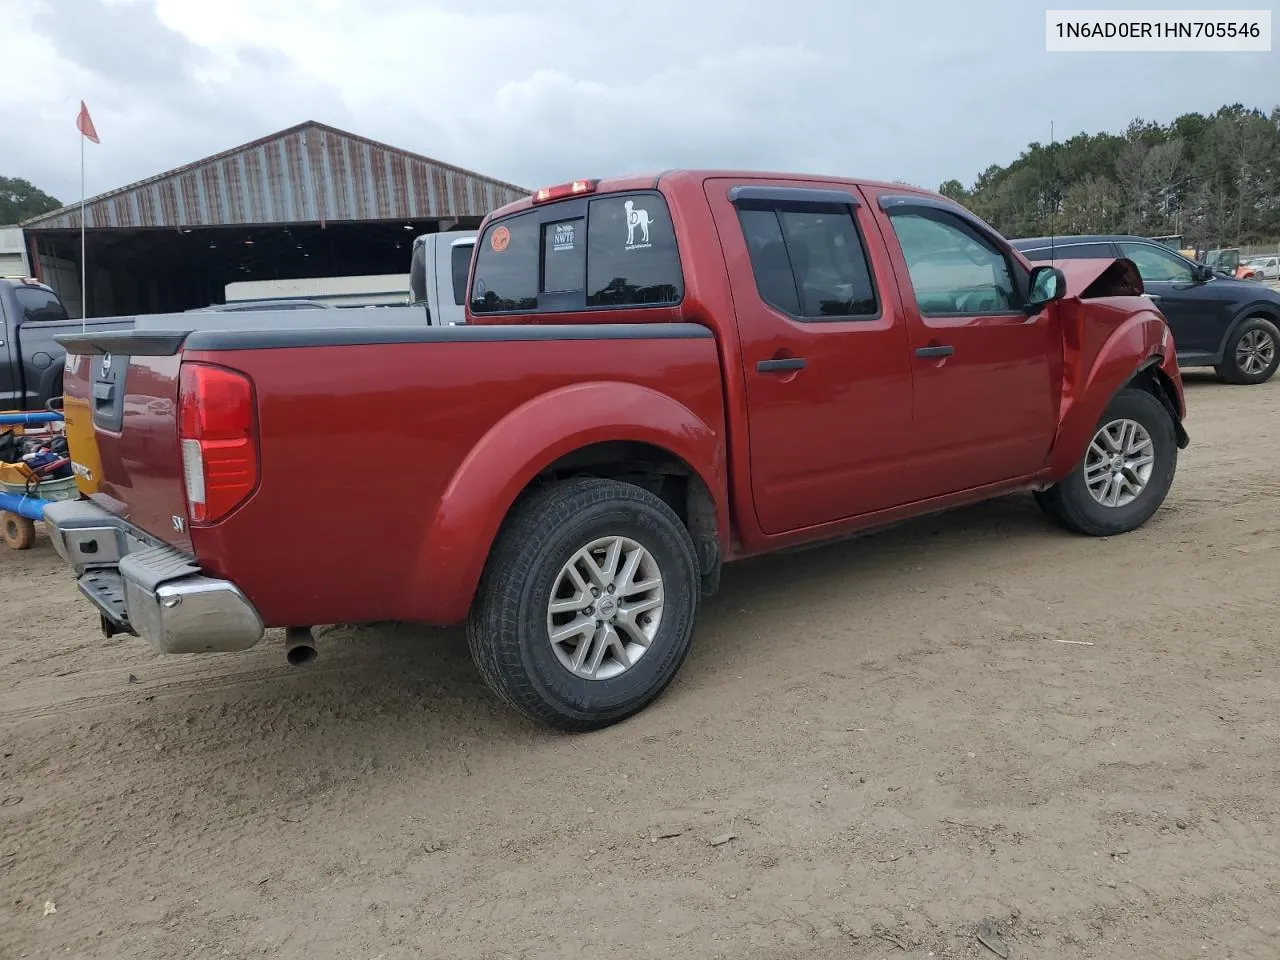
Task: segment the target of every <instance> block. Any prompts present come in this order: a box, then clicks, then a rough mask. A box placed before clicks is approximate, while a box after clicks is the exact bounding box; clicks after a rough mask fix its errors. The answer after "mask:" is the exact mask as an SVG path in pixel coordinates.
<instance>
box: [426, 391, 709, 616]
mask: <svg viewBox="0 0 1280 960" xmlns="http://www.w3.org/2000/svg"><path fill="white" fill-rule="evenodd" d="M571 476H603V477H610V478H613V479H620V480H626V481H628V482H632V483H635V484H636V485H638V486H641V487H644V488H646V489H650V490H652V491H653V492H656V493H658V495H659V496H660V497H662V498H663V499H664V500H665V501H666V502H667V503H668V505H669V506H671V507H672V509H674V510H675V511H676V513H677V515H678V516H680V518H681V520H682V521H683V522H684V523H685V525H686V527H687V528H688V529H689V532H690V535H691V536H692V537H693V539H694V543H695V545H696V546H697V549H698V560H699V565H700V567H701V572H702V575H703V588H704V590H709V589H713V588H714V586H715V581H716V578H717V576H718V572H719V566H720V561H721V558H722V557H723V555H724V550H725V546H726V543H727V539H726V538H727V536H728V529H729V526H728V508H727V503H726V496H727V494H726V484H727V480H726V466H725V445H724V442H723V427H722V426H721V425H719V424H709V423H706V422H705V421H704V420H702V419H701V418H700V417H698V416H697V415H696V414H695V413H694V412H693V411H691V410H690V409H689V408H688V407H686V406H684V405H683V404H681V403H680V402H678V401H677V400H675V399H673V398H671V397H669V396H667V395H666V394H663V393H659V392H658V391H656V390H652V389H650V388H648V387H642V386H639V385H636V384H632V383H625V382H616V381H613V382H605V381H598V382H591V383H583V384H575V385H573V386H569V387H564V388H561V389H559V390H554V391H551V392H549V393H546V394H542V395H540V396H538V397H536V398H534V399H533V400H530V401H529V402H527V403H525V404H523V405H522V406H520V407H518V408H516V409H515V410H513V411H512V412H511V413H509V414H507V415H506V416H505V417H504V418H503V419H502V420H500V421H499V422H498V423H497V424H495V425H494V426H493V427H492V428H491V429H490V430H489V431H488V433H487V434H486V435H485V436H484V437H483V438H482V439H481V440H480V442H479V443H477V444H476V445H475V446H474V447H473V448H472V450H471V452H470V454H469V455H468V456H467V457H466V458H465V459H464V461H463V463H462V464H461V465H460V466H459V468H458V469H457V470H456V471H455V473H454V475H453V477H452V478H451V479H450V481H449V483H448V484H447V485H446V488H445V492H444V494H443V496H442V497H441V499H440V503H439V506H438V508H437V509H436V511H435V515H434V517H432V518H431V519H430V520H429V525H428V528H427V531H426V536H425V537H424V540H423V549H422V551H421V553H420V556H419V561H418V568H417V570H416V571H415V572H414V575H413V576H411V577H410V578H409V580H408V584H407V586H408V589H410V590H423V589H427V590H429V591H430V593H431V600H430V606H431V609H432V612H433V614H435V615H434V616H432V617H431V619H432V620H440V621H442V622H446V623H452V622H458V621H460V620H461V619H463V618H464V617H465V616H466V613H467V610H468V609H469V608H470V606H471V603H472V601H473V600H474V597H475V591H476V588H477V586H478V584H479V581H480V577H481V574H482V573H483V570H484V566H485V564H486V563H487V561H488V558H489V555H490V553H491V551H492V549H493V545H494V543H495V542H496V540H497V538H498V536H499V535H500V532H501V530H502V528H503V525H504V524H505V523H506V520H507V518H508V517H509V516H510V515H511V511H512V509H513V508H514V507H515V506H516V504H517V503H519V502H520V501H521V500H522V499H523V498H524V497H526V496H528V495H529V494H530V493H532V492H534V491H535V490H537V489H539V488H541V487H542V486H545V485H546V484H547V483H548V482H554V480H556V479H560V478H565V477H571ZM655 487H656V489H655ZM659 491H662V492H659Z"/></svg>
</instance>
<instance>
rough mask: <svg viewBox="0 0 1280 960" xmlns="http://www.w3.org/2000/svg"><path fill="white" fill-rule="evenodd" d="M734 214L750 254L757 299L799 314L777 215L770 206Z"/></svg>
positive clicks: (789, 261) (797, 297)
mask: <svg viewBox="0 0 1280 960" xmlns="http://www.w3.org/2000/svg"><path fill="white" fill-rule="evenodd" d="M738 217H739V220H740V221H741V223H742V234H743V236H744V237H746V240H747V250H748V251H749V252H750V254H751V271H752V272H753V273H754V274H755V276H756V290H758V291H759V293H760V299H761V300H763V301H764V302H765V303H767V304H769V306H771V307H774V308H775V309H778V310H781V311H782V312H783V313H789V314H791V315H792V316H793V317H794V316H799V315H800V295H799V293H797V291H796V280H795V274H794V273H792V271H791V260H790V258H788V256H787V244H786V241H784V240H783V239H782V224H780V223H779V222H778V214H777V213H776V212H775V211H774V210H772V209H770V210H740V211H738Z"/></svg>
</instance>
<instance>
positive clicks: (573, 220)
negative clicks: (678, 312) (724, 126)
mask: <svg viewBox="0 0 1280 960" xmlns="http://www.w3.org/2000/svg"><path fill="white" fill-rule="evenodd" d="M584 200H585V198H584ZM584 210H585V211H586V217H585V219H584V218H583V216H582V214H583V211H584ZM570 213H572V214H573V215H572V216H570V215H569V214H570ZM557 215H558V216H557ZM475 262H476V268H475V279H474V280H473V281H472V287H471V309H472V310H474V311H475V312H476V313H499V312H505V311H532V310H537V309H539V296H540V295H545V296H547V297H548V298H549V299H547V300H543V301H542V302H541V306H542V308H543V309H544V310H548V311H551V310H556V311H567V310H584V309H585V310H589V309H591V308H593V307H625V306H650V305H656V304H674V303H679V302H680V298H681V297H682V296H683V295H684V279H683V277H682V275H681V272H680V255H679V251H678V250H677V248H676V238H675V230H674V227H673V225H672V223H671V216H670V213H669V212H668V210H667V205H666V202H665V201H664V200H663V199H662V197H661V196H659V195H658V194H656V193H640V194H623V195H619V196H604V197H599V198H597V199H594V200H590V201H588V202H584V201H583V200H578V201H567V202H565V203H563V204H555V205H552V206H548V207H545V208H538V209H534V210H531V211H529V212H528V213H522V214H520V215H519V216H515V217H509V218H507V219H505V220H502V221H500V222H499V223H496V224H492V225H491V226H489V227H488V228H486V229H485V232H484V236H483V237H481V238H480V246H479V249H478V251H477V252H476V255H475ZM575 294H576V296H575ZM566 295H567V296H566Z"/></svg>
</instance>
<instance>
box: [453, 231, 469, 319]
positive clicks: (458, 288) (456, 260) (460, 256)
mask: <svg viewBox="0 0 1280 960" xmlns="http://www.w3.org/2000/svg"><path fill="white" fill-rule="evenodd" d="M473 250H475V244H473V243H460V244H458V245H457V246H456V247H451V248H450V249H449V267H450V270H449V272H450V273H451V274H452V275H453V304H454V306H456V307H460V306H462V305H463V304H464V303H466V302H467V274H468V273H470V272H471V252H472V251H473Z"/></svg>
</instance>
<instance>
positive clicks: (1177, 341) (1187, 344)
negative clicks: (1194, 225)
mask: <svg viewBox="0 0 1280 960" xmlns="http://www.w3.org/2000/svg"><path fill="white" fill-rule="evenodd" d="M1117 245H1118V246H1119V247H1120V254H1121V256H1125V257H1128V258H1129V259H1130V260H1132V261H1133V262H1134V264H1136V265H1137V267H1138V273H1139V274H1141V276H1142V286H1143V287H1144V288H1145V289H1146V291H1147V293H1150V294H1152V295H1153V296H1156V297H1158V298H1159V299H1158V300H1157V301H1156V306H1158V307H1159V308H1160V312H1161V313H1163V314H1164V315H1165V319H1167V320H1168V321H1169V329H1170V330H1172V331H1173V342H1174V346H1176V347H1177V350H1178V353H1180V354H1184V355H1186V354H1200V355H1205V356H1212V355H1216V354H1217V352H1218V350H1219V349H1221V347H1222V340H1223V337H1225V336H1226V332H1227V327H1228V326H1229V325H1230V322H1231V305H1230V302H1229V301H1230V298H1229V297H1224V296H1223V295H1222V287H1221V284H1222V283H1224V282H1227V283H1230V282H1231V281H1222V280H1219V279H1217V278H1214V279H1212V280H1197V279H1196V276H1195V272H1194V270H1195V266H1194V264H1192V262H1191V261H1190V260H1186V259H1184V258H1183V257H1180V256H1178V255H1177V254H1176V253H1174V252H1173V251H1172V250H1169V249H1167V248H1165V247H1163V246H1161V245H1160V244H1156V243H1140V242H1137V241H1131V240H1120V241H1118V242H1117Z"/></svg>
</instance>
